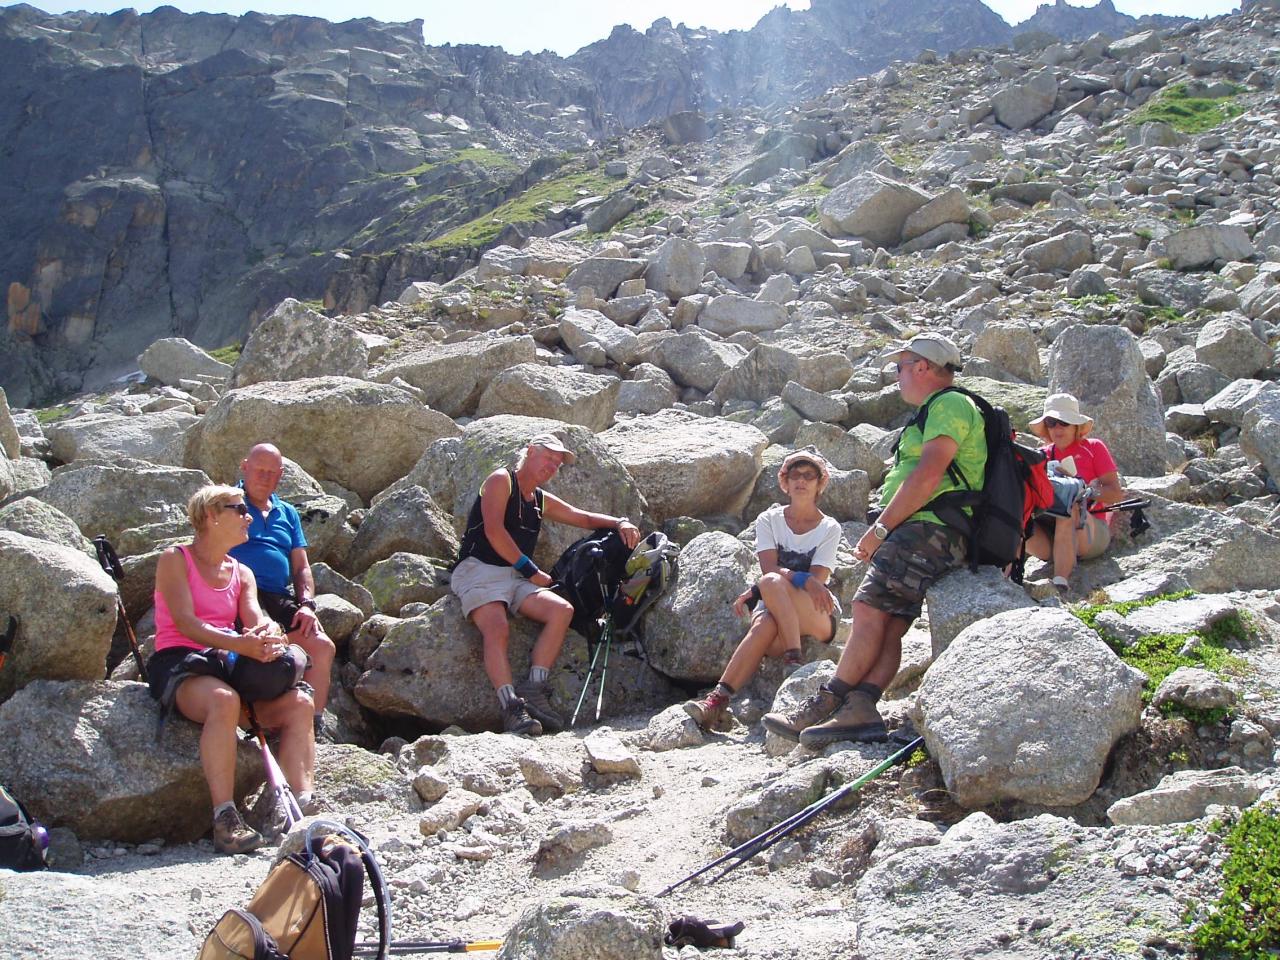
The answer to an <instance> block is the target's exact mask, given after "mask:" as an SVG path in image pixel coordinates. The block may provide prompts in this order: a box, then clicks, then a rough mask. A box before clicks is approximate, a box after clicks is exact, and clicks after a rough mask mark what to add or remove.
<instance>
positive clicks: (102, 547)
mask: <svg viewBox="0 0 1280 960" xmlns="http://www.w3.org/2000/svg"><path fill="white" fill-rule="evenodd" d="M93 549H94V550H95V551H96V552H97V554H98V564H99V565H100V566H101V567H102V569H103V570H105V571H106V573H107V576H109V577H110V578H111V579H112V580H114V581H115V582H116V584H117V587H116V611H117V612H118V613H119V614H120V619H121V621H123V623H124V632H125V636H127V637H128V638H129V647H130V649H132V650H133V662H134V663H136V664H137V665H138V676H139V677H141V678H142V682H143V683H146V682H147V665H146V664H145V663H143V662H142V650H141V648H140V647H139V646H138V636H137V634H135V633H134V632H133V624H132V623H130V622H129V611H128V610H126V609H125V608H124V600H123V599H122V598H121V596H120V589H119V586H118V585H119V584H120V583H121V582H122V581H123V580H124V567H122V566H120V557H119V555H118V554H117V553H116V548H115V547H113V546H112V545H111V542H110V541H109V540H108V539H107V538H106V537H104V536H102V535H98V536H96V537H94V538H93Z"/></svg>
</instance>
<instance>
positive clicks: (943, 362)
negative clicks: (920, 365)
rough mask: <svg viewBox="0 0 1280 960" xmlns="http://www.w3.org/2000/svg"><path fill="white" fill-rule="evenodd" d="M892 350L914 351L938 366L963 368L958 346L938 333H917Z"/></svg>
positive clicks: (897, 351)
mask: <svg viewBox="0 0 1280 960" xmlns="http://www.w3.org/2000/svg"><path fill="white" fill-rule="evenodd" d="M893 352H894V353H904V352H905V353H914V354H915V355H916V356H917V357H924V358H925V359H926V360H928V361H929V362H930V363H936V364H937V365H938V366H940V367H950V368H951V369H952V370H962V369H964V357H963V356H961V354H960V348H959V347H957V346H956V345H955V344H954V343H952V342H951V341H950V340H948V339H947V338H946V337H944V336H943V335H942V334H940V333H933V332H928V333H917V334H916V335H915V336H914V337H912V338H911V339H910V340H908V341H907V342H906V343H904V344H901V345H899V346H898V347H896V348H895V349H894V351H893Z"/></svg>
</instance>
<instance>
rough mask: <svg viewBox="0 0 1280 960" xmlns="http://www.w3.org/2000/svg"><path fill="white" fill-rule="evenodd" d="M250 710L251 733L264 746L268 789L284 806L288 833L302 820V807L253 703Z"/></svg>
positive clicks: (263, 753) (249, 706) (277, 803)
mask: <svg viewBox="0 0 1280 960" xmlns="http://www.w3.org/2000/svg"><path fill="white" fill-rule="evenodd" d="M248 710H249V724H250V727H249V733H250V734H252V735H253V736H254V737H256V738H257V740H258V746H259V747H261V748H262V766H263V768H264V770H265V771H266V775H267V789H269V790H270V791H271V792H272V794H273V795H274V796H275V798H276V805H277V806H279V807H283V808H284V829H285V832H286V833H287V832H288V831H289V830H291V829H293V825H294V824H295V823H301V822H302V808H301V807H300V806H298V800H297V798H296V797H295V796H294V795H293V790H292V789H291V788H290V787H289V781H288V780H287V779H286V778H285V775H284V771H283V770H281V769H280V764H278V763H276V758H275V756H274V755H273V754H272V753H271V748H270V747H269V746H267V735H266V733H265V732H264V731H263V729H262V727H261V726H259V725H258V718H257V717H256V716H255V715H254V712H253V704H249V705H248Z"/></svg>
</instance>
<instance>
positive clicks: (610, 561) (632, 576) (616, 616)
mask: <svg viewBox="0 0 1280 960" xmlns="http://www.w3.org/2000/svg"><path fill="white" fill-rule="evenodd" d="M679 553H680V548H679V547H678V546H676V545H675V544H674V543H672V542H671V541H670V540H669V539H668V538H667V536H666V535H665V534H663V533H659V532H658V531H654V532H653V533H650V534H649V535H648V536H646V537H643V538H642V539H641V540H640V542H639V543H638V544H636V548H635V550H628V549H627V545H626V544H625V543H623V542H622V537H621V535H620V534H619V533H618V531H616V530H593V531H592V532H591V533H589V534H587V535H586V536H585V537H582V538H580V539H578V540H575V541H574V542H573V543H571V544H569V546H568V547H566V548H565V551H564V553H562V554H561V555H560V559H559V560H557V561H556V563H555V566H554V567H552V568H551V579H552V580H554V581H555V582H556V586H555V592H556V593H558V594H559V595H560V596H561V597H563V598H564V599H566V600H568V601H569V602H570V603H571V604H573V620H572V621H570V623H569V626H570V627H572V628H573V629H574V630H576V631H577V632H578V633H579V634H581V635H582V636H583V637H584V638H586V640H587V643H588V644H589V645H592V646H594V645H595V644H596V643H597V642H599V640H600V635H601V632H602V630H603V626H602V623H601V619H602V618H603V617H604V616H605V615H606V614H608V615H609V616H610V617H611V618H612V621H613V628H614V630H615V631H616V634H617V635H618V636H622V637H626V636H628V635H629V634H631V633H632V632H633V631H634V630H636V628H637V627H638V626H639V625H640V619H641V617H643V616H644V614H645V612H646V611H647V610H648V609H649V608H650V607H651V606H653V604H654V603H655V602H656V601H657V599H658V598H659V597H660V596H661V595H662V594H663V593H664V592H665V591H666V590H667V588H668V587H669V586H671V583H672V581H673V580H674V578H675V575H676V570H677V566H678V556H679Z"/></svg>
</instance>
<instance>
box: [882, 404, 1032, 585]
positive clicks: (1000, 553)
mask: <svg viewBox="0 0 1280 960" xmlns="http://www.w3.org/2000/svg"><path fill="white" fill-rule="evenodd" d="M944 393H960V394H964V396H966V397H968V398H969V399H970V400H972V401H973V402H974V404H975V405H977V407H978V411H979V412H980V413H981V414H982V423H983V432H984V434H985V435H986V440H987V465H986V470H985V472H984V474H983V478H982V486H981V487H980V488H979V489H977V490H975V489H973V486H972V484H970V482H969V479H968V478H967V477H966V476H964V474H963V473H962V472H961V470H960V468H959V467H957V466H956V464H955V461H954V460H953V461H952V462H951V463H949V464H948V465H947V475H948V476H949V477H951V480H952V482H953V483H956V484H959V485H960V486H961V487H963V488H964V489H961V490H950V491H948V492H946V493H942V494H939V495H938V496H936V497H934V498H933V499H932V500H930V501H929V502H928V503H926V504H925V505H924V506H923V507H922V508H921V509H922V510H929V511H932V512H933V513H934V514H935V515H937V517H938V519H939V520H941V521H942V522H943V523H945V524H946V525H947V526H948V527H951V528H952V529H954V530H958V531H960V532H961V533H963V534H964V535H965V537H967V538H968V551H969V569H970V570H977V569H978V567H980V566H983V565H988V566H996V567H1007V566H1009V565H1011V564H1012V565H1013V579H1014V580H1015V581H1019V582H1020V581H1021V566H1022V560H1023V552H1024V551H1023V547H1024V544H1025V542H1026V537H1027V527H1028V523H1029V521H1030V517H1031V514H1032V512H1033V510H1035V509H1038V508H1040V507H1043V506H1044V504H1043V503H1040V502H1039V501H1040V499H1041V498H1042V493H1041V491H1042V488H1043V486H1042V484H1041V483H1040V482H1039V481H1040V477H1039V476H1038V474H1037V469H1036V468H1037V467H1039V466H1040V465H1041V464H1043V463H1044V459H1045V458H1044V454H1042V453H1041V452H1040V451H1039V450H1037V449H1035V448H1034V447H1028V446H1024V445H1023V444H1020V443H1017V442H1016V441H1015V440H1014V432H1013V425H1012V424H1011V423H1010V422H1009V414H1008V413H1006V412H1005V410H1004V408H1003V407H993V406H992V405H991V404H990V403H988V402H987V401H986V400H984V399H983V398H982V397H980V396H978V395H977V394H976V393H973V392H972V391H970V390H966V389H964V388H963V387H944V388H943V389H941V390H939V391H938V392H937V393H935V394H934V395H933V396H932V397H930V398H929V401H928V402H927V403H925V404H924V405H923V406H922V407H920V409H919V410H917V411H916V415H915V416H914V417H912V418H911V421H910V422H909V423H908V424H907V426H908V427H910V426H911V425H912V424H916V425H917V426H919V427H920V430H921V432H923V431H924V425H925V421H926V420H927V419H928V417H929V407H930V406H931V405H932V404H933V401H934V400H936V399H937V398H938V397H940V396H942V394H944ZM904 429H905V428H904ZM901 439H902V436H901V434H899V436H898V440H899V442H901ZM893 452H894V457H895V458H896V457H897V453H898V444H897V443H895V444H894V446H893ZM1038 473H1039V474H1040V475H1042V474H1043V470H1039V472H1038ZM965 508H970V509H971V510H972V513H971V514H970V513H966V512H965Z"/></svg>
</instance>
